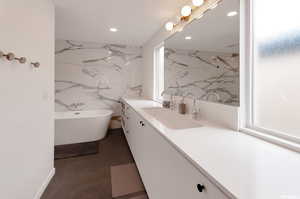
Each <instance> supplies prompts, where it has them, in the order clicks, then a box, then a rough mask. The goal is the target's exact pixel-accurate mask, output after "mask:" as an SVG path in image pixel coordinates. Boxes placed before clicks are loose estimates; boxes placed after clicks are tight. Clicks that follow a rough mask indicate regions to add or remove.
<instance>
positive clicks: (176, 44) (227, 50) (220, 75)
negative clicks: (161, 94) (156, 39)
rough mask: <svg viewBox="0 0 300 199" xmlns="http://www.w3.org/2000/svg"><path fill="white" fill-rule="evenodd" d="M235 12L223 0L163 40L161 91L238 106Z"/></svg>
mask: <svg viewBox="0 0 300 199" xmlns="http://www.w3.org/2000/svg"><path fill="white" fill-rule="evenodd" d="M238 13H239V1H238V0H224V1H223V2H221V3H220V5H219V6H218V7H217V8H215V9H213V10H211V11H209V12H207V13H206V14H205V15H204V16H203V17H202V18H200V19H198V20H194V21H193V22H192V23H191V24H189V25H187V26H185V28H184V30H183V31H181V32H178V33H176V34H175V35H173V36H172V37H170V38H169V39H167V40H166V41H165V52H164V53H165V58H164V59H165V60H164V70H165V71H164V74H165V78H164V79H165V80H164V85H165V93H168V94H172V95H176V96H189V97H193V98H197V99H200V100H206V101H211V102H217V103H222V104H228V105H233V106H238V105H239V16H238Z"/></svg>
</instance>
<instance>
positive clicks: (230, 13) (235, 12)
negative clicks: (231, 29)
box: [227, 11, 238, 17]
mask: <svg viewBox="0 0 300 199" xmlns="http://www.w3.org/2000/svg"><path fill="white" fill-rule="evenodd" d="M237 14H238V12H237V11H231V12H228V13H227V16H228V17H233V16H235V15H237Z"/></svg>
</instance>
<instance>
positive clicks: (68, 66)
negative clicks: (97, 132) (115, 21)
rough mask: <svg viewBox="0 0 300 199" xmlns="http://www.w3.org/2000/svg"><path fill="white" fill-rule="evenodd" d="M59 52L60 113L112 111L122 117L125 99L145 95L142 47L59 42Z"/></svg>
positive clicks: (57, 97)
mask: <svg viewBox="0 0 300 199" xmlns="http://www.w3.org/2000/svg"><path fill="white" fill-rule="evenodd" d="M76 46H77V47H76ZM78 46H80V47H79V48H78ZM55 48H56V53H55V54H56V55H55V82H56V83H55V101H56V107H55V110H56V111H57V112H60V111H78V110H95V109H112V110H114V112H115V115H120V113H121V110H120V106H119V103H117V102H118V101H119V100H120V98H121V97H123V96H132V97H139V96H140V95H141V94H142V83H141V82H142V77H141V69H142V66H141V65H142V56H141V53H142V52H141V48H140V47H136V46H127V45H117V44H107V43H96V42H83V41H70V40H67V41H66V40H56V45H55Z"/></svg>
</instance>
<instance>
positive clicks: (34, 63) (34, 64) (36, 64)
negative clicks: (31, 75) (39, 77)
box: [31, 62, 41, 68]
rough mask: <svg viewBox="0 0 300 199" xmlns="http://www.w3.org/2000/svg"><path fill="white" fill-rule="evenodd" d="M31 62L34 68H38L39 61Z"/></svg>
mask: <svg viewBox="0 0 300 199" xmlns="http://www.w3.org/2000/svg"><path fill="white" fill-rule="evenodd" d="M31 64H32V65H33V66H34V67H35V68H38V67H40V65H41V64H40V63H39V62H31Z"/></svg>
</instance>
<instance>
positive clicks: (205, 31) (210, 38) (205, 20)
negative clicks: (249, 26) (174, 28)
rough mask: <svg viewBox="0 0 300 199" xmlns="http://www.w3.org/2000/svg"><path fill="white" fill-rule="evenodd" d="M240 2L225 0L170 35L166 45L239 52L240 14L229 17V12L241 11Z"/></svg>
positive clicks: (237, 0)
mask: <svg viewBox="0 0 300 199" xmlns="http://www.w3.org/2000/svg"><path fill="white" fill-rule="evenodd" d="M239 2H240V1H239V0H223V1H222V2H221V4H220V5H219V6H218V7H217V8H215V9H214V10H211V11H209V12H207V13H206V14H205V15H204V16H203V17H202V18H201V19H199V20H195V21H193V22H192V23H191V24H189V25H187V26H186V27H185V28H184V30H183V31H182V32H180V33H176V34H175V35H173V36H172V37H170V38H169V39H168V40H167V41H166V43H165V45H166V47H169V48H179V49H193V50H196V49H197V50H202V51H212V52H229V53H238V52H239V45H238V44H239V15H236V16H234V17H227V13H228V12H230V11H239ZM186 36H191V37H192V40H185V39H184V38H185V37H186ZM232 45H233V46H232Z"/></svg>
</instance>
